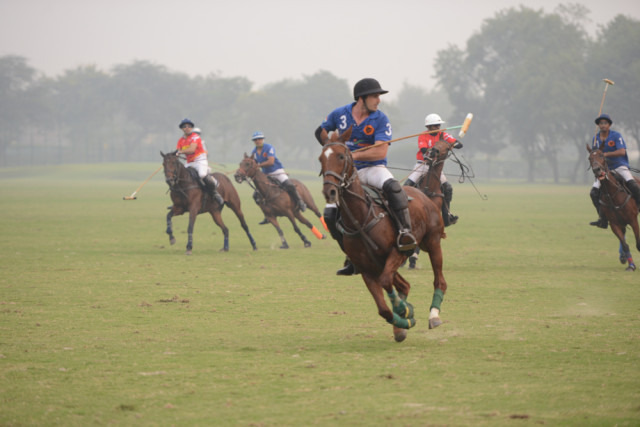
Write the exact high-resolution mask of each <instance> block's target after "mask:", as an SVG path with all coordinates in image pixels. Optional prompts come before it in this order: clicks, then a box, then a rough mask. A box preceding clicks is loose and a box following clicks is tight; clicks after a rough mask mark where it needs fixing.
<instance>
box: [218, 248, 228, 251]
mask: <svg viewBox="0 0 640 427" xmlns="http://www.w3.org/2000/svg"><path fill="white" fill-rule="evenodd" d="M220 252H229V248H222V249H220Z"/></svg>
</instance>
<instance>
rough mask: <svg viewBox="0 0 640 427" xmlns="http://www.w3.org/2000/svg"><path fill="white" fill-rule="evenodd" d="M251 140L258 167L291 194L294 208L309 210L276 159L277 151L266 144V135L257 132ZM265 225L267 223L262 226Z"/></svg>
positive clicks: (253, 155) (252, 154) (252, 155)
mask: <svg viewBox="0 0 640 427" xmlns="http://www.w3.org/2000/svg"><path fill="white" fill-rule="evenodd" d="M251 140H252V141H253V142H254V144H255V147H254V149H253V151H252V152H251V157H252V158H253V159H254V160H255V161H256V163H258V166H260V167H261V168H262V172H264V173H265V174H266V175H267V176H268V177H270V178H274V179H276V180H277V181H278V182H279V183H280V185H282V188H284V189H285V191H286V192H287V193H288V194H289V197H291V201H292V202H293V204H294V208H298V209H300V211H302V212H304V211H305V210H306V209H307V205H306V204H305V203H304V201H303V200H302V197H300V194H299V193H298V189H297V188H296V186H295V184H294V183H293V182H291V180H290V179H289V176H288V175H287V173H286V172H285V170H284V167H283V166H282V163H281V162H280V160H278V158H277V157H276V149H275V148H274V147H273V145H271V144H266V143H265V142H264V134H263V133H262V132H255V133H254V134H253V136H252V137H251ZM263 223H265V221H263V222H262V223H261V224H263Z"/></svg>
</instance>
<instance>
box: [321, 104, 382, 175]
mask: <svg viewBox="0 0 640 427" xmlns="http://www.w3.org/2000/svg"><path fill="white" fill-rule="evenodd" d="M354 105H355V102H354V103H351V104H348V105H345V106H344V107H339V108H336V109H335V110H333V111H332V112H331V113H330V114H329V115H328V116H327V118H326V119H325V120H324V121H323V122H322V125H321V126H322V128H324V129H325V130H326V131H327V132H332V131H335V130H338V131H339V132H340V134H343V133H344V132H345V131H346V130H347V129H349V126H352V131H351V138H350V139H349V141H347V142H346V144H347V147H349V149H350V150H351V151H357V150H359V149H361V148H364V147H368V146H370V145H373V144H375V142H376V141H391V133H392V132H391V123H389V118H388V117H387V116H386V114H384V113H383V112H382V111H380V110H378V111H375V112H374V113H372V114H370V115H369V117H367V118H366V119H364V120H363V121H362V123H360V124H359V125H356V121H355V120H354V118H353V115H352V114H351V111H352V109H353V106H354ZM375 165H385V166H386V165H387V159H386V158H384V159H382V160H376V161H373V162H361V161H356V162H355V166H356V169H362V168H366V167H369V166H375Z"/></svg>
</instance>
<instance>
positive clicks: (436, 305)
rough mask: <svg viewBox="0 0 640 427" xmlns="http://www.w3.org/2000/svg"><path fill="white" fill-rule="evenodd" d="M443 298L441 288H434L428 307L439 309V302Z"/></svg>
mask: <svg viewBox="0 0 640 427" xmlns="http://www.w3.org/2000/svg"><path fill="white" fill-rule="evenodd" d="M443 299H444V293H443V292H442V290H441V289H436V290H435V291H434V292H433V299H432V300H431V307H430V309H433V308H437V309H438V311H440V304H442V300H443Z"/></svg>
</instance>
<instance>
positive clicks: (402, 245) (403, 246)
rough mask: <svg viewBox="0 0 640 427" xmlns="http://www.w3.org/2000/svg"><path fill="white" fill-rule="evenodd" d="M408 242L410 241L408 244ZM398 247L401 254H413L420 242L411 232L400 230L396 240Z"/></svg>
mask: <svg viewBox="0 0 640 427" xmlns="http://www.w3.org/2000/svg"><path fill="white" fill-rule="evenodd" d="M407 240H410V241H409V242H407ZM396 246H398V250H399V251H400V252H409V253H413V250H414V249H415V248H416V246H418V242H416V238H415V237H413V234H411V232H410V231H409V230H400V231H399V233H398V238H397V239H396Z"/></svg>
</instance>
